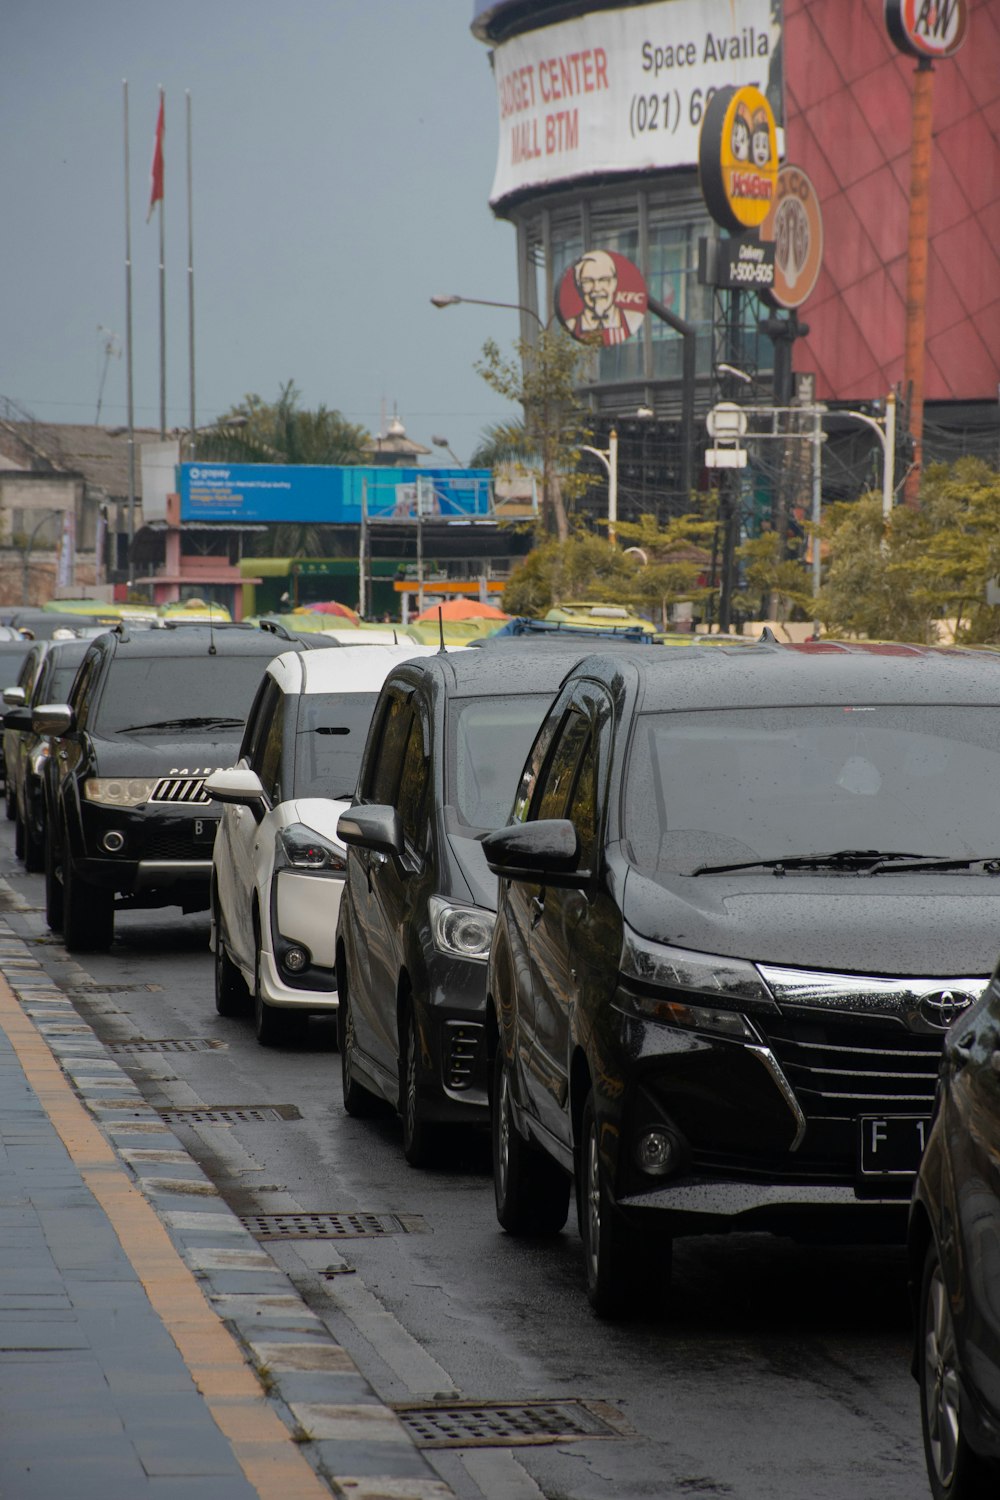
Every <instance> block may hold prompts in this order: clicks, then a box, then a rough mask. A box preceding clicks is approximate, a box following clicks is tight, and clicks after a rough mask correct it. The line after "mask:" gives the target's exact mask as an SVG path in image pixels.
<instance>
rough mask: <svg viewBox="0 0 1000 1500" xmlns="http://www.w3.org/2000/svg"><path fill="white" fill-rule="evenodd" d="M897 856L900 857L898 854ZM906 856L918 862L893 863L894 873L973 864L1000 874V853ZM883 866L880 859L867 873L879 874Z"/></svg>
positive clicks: (947, 868) (990, 872)
mask: <svg viewBox="0 0 1000 1500" xmlns="http://www.w3.org/2000/svg"><path fill="white" fill-rule="evenodd" d="M896 857H897V858H899V856H898V855H897V856H896ZM904 857H905V858H907V859H913V860H915V861H916V863H913V864H903V865H893V867H892V873H893V874H894V875H896V874H902V875H906V874H908V873H909V871H911V870H916V871H920V870H969V869H971V868H972V866H973V865H982V867H983V869H984V870H985V871H986V873H987V874H988V875H998V874H1000V855H996V854H973V855H970V856H969V858H968V859H963V858H962V856H961V855H956V856H955V857H954V858H951V859H949V858H938V857H936V856H935V855H932V854H921V855H907V856H904ZM882 868H883V862H882V860H881V859H879V860H877V861H876V863H875V864H874V865H872V867H871V869H870V870H868V871H867V872H866V873H867V874H869V875H877V874H878V872H879V871H880V870H881V869H882Z"/></svg>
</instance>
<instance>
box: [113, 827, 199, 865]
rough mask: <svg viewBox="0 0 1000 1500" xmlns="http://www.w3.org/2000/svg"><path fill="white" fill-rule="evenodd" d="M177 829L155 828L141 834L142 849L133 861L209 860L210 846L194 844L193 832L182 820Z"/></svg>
mask: <svg viewBox="0 0 1000 1500" xmlns="http://www.w3.org/2000/svg"><path fill="white" fill-rule="evenodd" d="M179 821H180V825H181V826H180V827H178V828H156V829H152V830H151V831H150V832H149V833H148V834H145V833H144V834H143V837H142V841H141V843H142V848H141V851H140V852H139V854H138V855H135V854H134V855H133V856H132V857H133V859H135V858H137V857H138V858H141V859H211V857H212V844H211V841H209V842H208V843H206V842H205V841H204V839H199V840H198V841H197V842H195V837H194V832H193V830H192V829H191V828H190V827H188V826H185V824H184V821H183V820H179Z"/></svg>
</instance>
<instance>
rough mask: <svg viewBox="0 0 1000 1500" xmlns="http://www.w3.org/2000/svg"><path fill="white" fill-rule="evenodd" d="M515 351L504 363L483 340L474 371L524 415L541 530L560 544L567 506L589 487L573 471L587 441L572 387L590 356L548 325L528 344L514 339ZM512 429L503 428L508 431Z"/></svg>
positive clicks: (492, 345) (566, 530)
mask: <svg viewBox="0 0 1000 1500" xmlns="http://www.w3.org/2000/svg"><path fill="white" fill-rule="evenodd" d="M515 348H516V351H517V358H516V359H512V360H505V359H504V358H503V357H502V355H501V353H500V350H499V348H498V346H497V344H496V343H495V342H494V340H493V339H488V340H487V341H486V343H485V344H484V345H483V353H482V358H481V359H480V360H478V361H477V363H476V367H475V368H476V370H477V372H478V373H479V374H480V375H481V376H482V377H483V379H484V380H485V381H486V383H487V385H489V386H490V387H491V388H492V389H493V390H494V391H496V392H497V393H498V395H501V396H503V397H505V399H506V400H508V401H514V402H517V403H518V405H520V406H521V408H522V410H523V411H524V430H525V433H526V436H527V439H528V444H529V446H530V448H533V449H534V450H535V454H536V463H535V464H533V465H531V467H533V468H535V470H536V472H537V473H538V475H539V477H540V479H541V488H542V528H543V530H544V532H545V533H546V534H547V535H549V536H551V535H552V534H553V533H554V534H555V536H556V537H558V539H559V541H561V542H565V541H567V540H568V539H569V534H570V527H569V514H568V512H569V510H570V509H571V507H572V502H573V501H574V500H575V499H576V498H577V497H578V496H579V495H581V494H582V493H583V492H584V491H585V490H586V489H587V487H588V485H589V483H590V480H589V478H588V476H586V475H583V474H579V473H577V472H576V470H577V467H578V461H579V447H580V444H581V443H583V442H586V440H587V438H588V437H589V436H590V433H589V430H588V428H587V426H586V423H585V411H584V408H583V406H582V405H581V404H580V402H579V400H578V398H577V395H576V385H577V383H578V382H577V375H578V371H579V368H580V365H581V364H582V363H583V361H584V360H585V359H587V358H588V357H589V356H590V354H591V351H590V350H588V349H587V347H586V345H583V344H578V343H577V342H576V341H575V340H574V339H572V338H571V337H570V336H569V334H568V333H566V332H565V330H564V329H562V328H561V327H553V326H552V325H551V324H549V325H548V326H546V327H544V328H542V329H540V331H539V334H538V337H537V339H536V340H535V342H534V343H530V342H528V341H527V340H524V339H519V340H518V341H517V344H516V345H515ZM514 430H515V428H514V424H509V426H508V432H513V431H514Z"/></svg>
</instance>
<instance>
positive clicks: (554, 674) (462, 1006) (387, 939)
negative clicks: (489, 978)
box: [337, 643, 582, 1165]
mask: <svg viewBox="0 0 1000 1500" xmlns="http://www.w3.org/2000/svg"><path fill="white" fill-rule="evenodd" d="M581 654H582V652H581V648H580V647H579V646H570V647H568V648H567V649H566V651H563V652H551V653H550V652H546V653H545V654H544V655H538V654H536V653H535V652H534V651H532V650H530V649H529V650H528V651H525V650H523V649H522V648H520V647H519V646H518V645H517V644H516V643H513V644H512V645H511V646H510V647H507V648H505V649H501V648H499V647H498V648H496V650H493V651H490V652H489V653H486V652H481V651H471V650H463V651H455V652H451V653H449V654H447V655H446V654H444V653H441V654H438V655H434V656H426V657H421V658H418V659H416V660H413V661H409V662H406V663H404V664H402V665H401V666H399V667H397V668H395V670H394V671H393V672H392V673H391V675H390V676H389V677H388V678H387V679H386V682H385V686H384V687H383V689H382V692H381V695H380V697H379V700H378V703H377V705H376V708H375V713H374V716H373V718H372V723H371V729H370V731H369V734H368V739H367V743H366V746H365V754H364V759H363V762H362V766H361V775H360V780H359V784H358V795H357V799H356V801H355V804H354V806H353V807H352V808H351V810H350V811H349V812H346V813H343V814H342V815H341V817H340V821H339V824H338V832H339V834H340V837H341V838H342V839H343V841H344V843H345V844H346V845H348V855H347V876H346V883H345V888H344V894H343V896H342V898H341V903H340V918H339V923H338V929H337V991H338V994H339V999H340V1006H339V1011H338V1026H339V1037H340V1057H341V1068H342V1075H343V1085H344V1106H345V1108H346V1109H347V1111H348V1113H349V1114H365V1113H370V1112H371V1111H372V1106H373V1105H374V1104H375V1103H376V1101H377V1100H379V1099H382V1100H383V1101H388V1102H389V1103H390V1104H392V1105H394V1106H396V1107H397V1108H398V1109H399V1111H400V1114H401V1115H402V1119H403V1150H404V1152H405V1154H406V1158H407V1160H408V1161H409V1162H410V1163H411V1164H412V1165H420V1164H424V1163H426V1162H428V1161H429V1160H430V1159H431V1158H432V1157H433V1155H434V1152H435V1146H436V1144H437V1143H436V1142H435V1139H434V1137H435V1126H436V1125H437V1124H440V1123H444V1122H450V1123H452V1124H463V1123H464V1124H482V1125H483V1126H485V1125H486V1124H487V1121H488V1114H487V1106H488V1100H487V1074H486V1049H485V1039H484V1033H483V1012H484V1006H485V999H486V956H487V953H488V952H489V946H490V934H491V933H492V930H493V922H494V915H495V911H496V890H497V883H496V880H495V879H494V877H493V876H492V875H491V874H490V872H489V870H488V869H487V867H486V860H485V857H484V855H483V849H482V844H481V842H480V840H481V839H482V836H483V834H484V833H485V832H487V831H488V830H490V829H495V828H498V827H500V825H501V824H503V823H504V822H505V821H506V819H507V816H508V813H509V811H510V806H511V802H512V800H513V795H514V788H515V786H516V783H517V777H518V772H519V771H520V768H521V765H522V763H523V761H524V757H525V754H526V753H527V750H528V747H529V746H530V744H531V742H532V740H533V739H534V737H535V733H536V731H537V729H538V726H539V724H540V723H541V721H542V719H543V717H544V716H545V713H546V710H547V709H548V707H549V704H550V703H551V702H552V696H553V694H554V693H555V691H556V689H557V688H558V686H559V683H560V682H561V681H562V678H563V677H564V676H565V674H566V672H567V671H568V670H569V668H570V666H571V665H572V664H573V662H574V661H577V660H579V658H580V655H581Z"/></svg>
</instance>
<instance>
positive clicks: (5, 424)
mask: <svg viewBox="0 0 1000 1500" xmlns="http://www.w3.org/2000/svg"><path fill="white" fill-rule="evenodd" d="M133 438H134V442H135V496H136V499H140V498H141V496H142V475H141V464H140V462H139V443H140V442H143V441H146V442H159V439H160V434H159V431H158V429H155V428H151V427H136V428H133ZM0 453H2V454H3V456H4V457H5V458H6V459H7V460H8V462H9V463H10V464H12V465H13V467H14V469H15V470H16V469H23V470H24V471H25V472H28V473H36V474H38V473H41V474H65V475H66V476H67V477H78V478H81V479H83V480H85V482H86V483H87V484H89V485H93V486H95V487H96V488H98V489H101V490H103V491H104V493H105V494H106V495H107V496H108V497H109V499H116V500H125V499H127V498H128V492H129V475H128V471H129V435H128V428H127V427H95V426H93V425H92V424H85V423H73V422H35V421H10V420H8V419H6V418H2V419H0Z"/></svg>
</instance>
